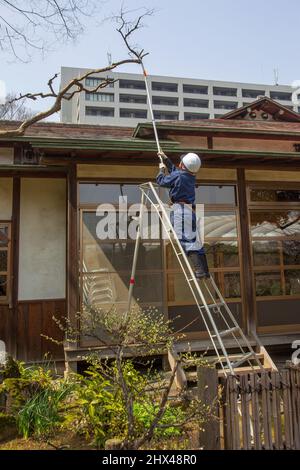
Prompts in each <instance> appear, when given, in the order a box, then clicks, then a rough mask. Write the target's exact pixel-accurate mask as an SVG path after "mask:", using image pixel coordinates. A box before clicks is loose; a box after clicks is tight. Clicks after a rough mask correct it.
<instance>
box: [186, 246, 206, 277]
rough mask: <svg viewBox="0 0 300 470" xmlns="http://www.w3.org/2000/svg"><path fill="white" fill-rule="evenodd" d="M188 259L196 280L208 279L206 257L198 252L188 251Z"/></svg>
mask: <svg viewBox="0 0 300 470" xmlns="http://www.w3.org/2000/svg"><path fill="white" fill-rule="evenodd" d="M188 257H189V259H190V260H191V262H192V265H193V268H194V270H195V276H196V278H197V279H203V278H206V279H208V278H209V277H210V274H209V269H208V264H207V259H206V255H205V254H204V253H199V252H198V251H189V253H188Z"/></svg>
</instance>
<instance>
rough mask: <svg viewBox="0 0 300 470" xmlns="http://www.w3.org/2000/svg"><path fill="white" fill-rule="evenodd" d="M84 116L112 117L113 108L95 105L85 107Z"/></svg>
mask: <svg viewBox="0 0 300 470" xmlns="http://www.w3.org/2000/svg"><path fill="white" fill-rule="evenodd" d="M85 115H86V116H103V117H114V115H115V110H114V109H113V108H100V107H99V108H98V107H96V106H86V107H85Z"/></svg>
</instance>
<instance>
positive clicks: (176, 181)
mask: <svg viewBox="0 0 300 470" xmlns="http://www.w3.org/2000/svg"><path fill="white" fill-rule="evenodd" d="M165 164H166V167H167V169H168V172H169V174H168V175H165V174H164V171H163V170H161V171H160V172H159V174H158V175H157V177H156V182H157V184H159V185H160V186H162V187H164V188H170V191H169V195H170V199H171V201H172V202H173V203H176V202H187V203H188V204H195V185H196V177H195V176H194V175H192V174H191V173H189V172H188V171H185V170H181V169H180V168H176V166H175V165H173V163H172V162H171V160H170V159H169V158H168V159H167V160H165Z"/></svg>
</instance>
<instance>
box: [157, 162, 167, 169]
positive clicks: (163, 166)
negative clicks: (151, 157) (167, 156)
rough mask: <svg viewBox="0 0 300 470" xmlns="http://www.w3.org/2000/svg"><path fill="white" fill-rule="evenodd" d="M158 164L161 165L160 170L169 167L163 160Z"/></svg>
mask: <svg viewBox="0 0 300 470" xmlns="http://www.w3.org/2000/svg"><path fill="white" fill-rule="evenodd" d="M158 166H159V169H160V170H166V168H167V167H166V165H165V164H164V163H162V162H161V163H160V164H159V165H158Z"/></svg>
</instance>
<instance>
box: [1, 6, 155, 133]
mask: <svg viewBox="0 0 300 470" xmlns="http://www.w3.org/2000/svg"><path fill="white" fill-rule="evenodd" d="M1 1H3V0H0V3H1ZM49 1H52V0H49ZM73 1H74V0H73ZM56 3H57V0H56ZM128 13H129V12H124V11H121V13H120V15H119V16H117V17H114V18H115V21H116V22H117V24H119V25H120V26H119V27H118V28H117V31H118V32H119V33H120V35H121V37H122V39H123V41H124V43H125V45H126V47H127V49H128V50H129V54H130V58H129V59H124V60H120V61H118V62H114V63H112V64H110V65H108V66H106V67H102V68H97V69H93V70H90V71H88V72H85V73H84V74H82V75H81V76H80V77H77V78H73V79H72V80H70V82H69V83H67V84H66V85H65V86H63V87H62V88H61V89H60V90H59V91H55V89H54V86H53V82H54V81H55V79H56V78H57V77H58V74H57V73H56V74H55V75H54V76H53V77H52V78H50V79H49V81H48V83H47V86H48V88H49V91H48V92H37V93H25V94H20V96H18V97H17V98H15V99H13V101H12V102H15V101H18V100H24V99H28V100H33V101H36V100H38V99H46V98H52V99H54V103H53V104H52V106H51V107H50V108H48V109H47V110H45V111H41V112H39V113H38V114H36V115H34V116H31V117H30V118H28V119H25V120H24V122H22V123H21V124H20V125H19V127H18V128H17V129H8V130H0V138H3V137H16V136H21V135H23V134H24V133H25V131H26V129H28V128H29V127H30V126H32V125H33V124H35V123H37V122H40V121H42V120H43V119H46V118H48V117H50V116H52V115H53V114H55V113H57V112H58V111H60V109H61V104H62V100H63V99H65V100H68V101H69V100H71V99H72V98H73V97H74V96H75V95H76V94H77V93H81V92H83V91H85V92H88V93H96V92H97V91H98V90H100V89H103V88H105V87H107V86H108V85H109V84H111V83H113V82H114V81H115V80H113V79H111V78H109V77H107V78H104V79H103V81H102V82H100V83H99V84H98V85H97V86H95V87H94V88H92V89H91V88H86V87H85V80H86V78H88V77H90V76H91V75H94V74H99V73H106V72H109V71H111V70H114V69H115V68H117V67H119V66H121V65H124V64H140V63H141V61H142V59H143V57H145V56H146V55H147V53H145V52H144V50H143V49H141V50H139V49H137V48H136V46H133V45H132V44H131V38H132V35H133V33H135V32H136V31H137V30H139V29H140V28H141V27H143V23H142V20H143V18H144V17H146V16H149V15H152V14H153V10H146V11H145V12H144V13H143V14H142V15H139V16H138V17H137V18H136V19H135V20H133V21H128V20H126V18H125V16H126V15H127V14H128Z"/></svg>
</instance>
